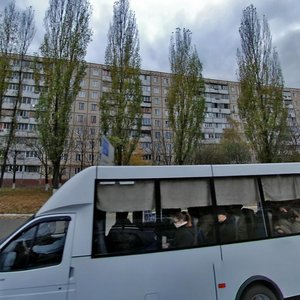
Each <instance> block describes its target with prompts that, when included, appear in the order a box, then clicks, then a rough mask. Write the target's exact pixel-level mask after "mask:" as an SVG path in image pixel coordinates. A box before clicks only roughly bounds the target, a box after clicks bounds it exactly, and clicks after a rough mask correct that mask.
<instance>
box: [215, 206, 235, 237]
mask: <svg viewBox="0 0 300 300" xmlns="http://www.w3.org/2000/svg"><path fill="white" fill-rule="evenodd" d="M218 223H219V232H220V239H221V242H222V243H227V242H233V241H235V240H236V222H235V219H234V217H233V216H230V215H229V214H228V213H227V212H226V211H225V210H221V211H219V212H218Z"/></svg>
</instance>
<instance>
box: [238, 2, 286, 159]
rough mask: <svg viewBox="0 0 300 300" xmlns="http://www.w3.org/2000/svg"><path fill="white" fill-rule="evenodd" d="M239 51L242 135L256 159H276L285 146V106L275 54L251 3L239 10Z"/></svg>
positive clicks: (266, 23) (280, 75) (268, 34)
mask: <svg viewBox="0 0 300 300" xmlns="http://www.w3.org/2000/svg"><path fill="white" fill-rule="evenodd" d="M239 32H240V36H241V50H238V52H237V61H238V66H239V70H238V71H239V80H240V86H241V94H240V97H239V100H238V106H239V114H240V117H241V120H242V121H243V124H244V129H245V135H246V137H247V139H248V140H249V142H250V144H251V146H252V149H253V151H254V153H255V155H256V159H257V160H258V161H259V162H277V161H280V160H281V153H282V151H283V150H284V148H285V147H286V145H287V136H288V135H289V134H288V130H287V109H286V108H285V106H284V102H283V87H284V83H283V82H284V81H283V76H282V72H281V67H280V63H279V59H278V54H277V51H276V50H275V48H273V47H272V37H271V33H270V30H269V26H268V21H267V19H266V17H265V16H264V17H263V19H262V22H261V21H260V19H259V18H258V16H257V12H256V9H255V7H254V6H253V5H250V6H248V7H247V8H246V9H245V10H244V11H243V16H242V21H241V26H240V29H239Z"/></svg>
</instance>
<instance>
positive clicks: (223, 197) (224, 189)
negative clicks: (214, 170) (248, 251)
mask: <svg viewBox="0 0 300 300" xmlns="http://www.w3.org/2000/svg"><path fill="white" fill-rule="evenodd" d="M214 183H215V192H216V201H217V205H218V206H217V219H218V230H219V236H220V241H221V243H232V242H237V241H243V240H244V241H245V240H253V239H259V238H263V237H266V236H267V229H266V226H265V222H264V214H263V213H262V209H261V207H262V206H261V199H260V195H259V189H258V182H257V178H255V177H229V178H216V179H215V180H214Z"/></svg>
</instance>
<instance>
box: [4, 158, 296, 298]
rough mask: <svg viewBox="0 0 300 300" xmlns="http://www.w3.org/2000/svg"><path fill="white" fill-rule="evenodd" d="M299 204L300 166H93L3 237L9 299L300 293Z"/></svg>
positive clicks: (278, 295) (281, 295)
mask: <svg viewBox="0 0 300 300" xmlns="http://www.w3.org/2000/svg"><path fill="white" fill-rule="evenodd" d="M298 211H300V163H287V164H253V165H213V166H211V165H202V166H159V167H129V166H126V167H116V166H112V167H109V166H105V167H90V168H88V169H86V170H84V171H82V172H81V173H79V174H78V175H76V176H74V177H73V178H72V179H70V180H69V181H68V182H67V183H65V184H64V185H63V186H62V187H61V188H60V189H59V190H58V191H57V192H56V193H55V194H54V195H53V196H52V197H51V198H50V199H49V200H48V202H46V204H45V205H44V206H43V207H42V208H41V209H40V210H39V211H38V212H37V213H36V214H35V216H34V217H33V218H32V219H30V220H29V221H28V222H27V223H26V224H24V225H22V226H21V227H20V228H19V229H17V230H16V231H15V232H14V233H13V234H11V235H10V236H9V237H7V238H6V239H5V240H4V241H3V242H2V244H1V245H0V299H22V300H27V299H28V300H29V299H30V300H36V299H42V300H50V299H51V300H62V299H64V300H66V299H68V300H72V299H77V300H96V299H97V300H117V299H118V300H121V299H122V300H126V299H128V300H174V299H188V300H199V299H203V300H210V299H217V300H250V299H251V300H258V299H268V300H279V299H290V300H291V299H300V279H299V278H300V277H299V274H300V263H299V257H300V254H299V253H300V235H299V233H300V232H299V231H300V230H299V229H298V222H300V217H299V216H300V214H299V216H298ZM188 214H189V215H190V216H191V219H192V224H186V222H184V224H185V225H184V230H185V231H186V232H187V231H188V232H189V234H192V237H193V242H192V243H191V242H189V243H185V244H184V243H174V240H175V239H176V238H178V232H179V231H177V230H178V228H183V227H178V228H177V227H176V226H174V224H173V221H176V216H178V215H185V216H186V215H188ZM174 216H175V217H174ZM220 216H223V217H222V218H221V217H220ZM224 216H225V217H224ZM299 224H300V223H299ZM188 225H189V227H188ZM184 239H185V238H184V237H183V235H181V240H180V241H183V240H184Z"/></svg>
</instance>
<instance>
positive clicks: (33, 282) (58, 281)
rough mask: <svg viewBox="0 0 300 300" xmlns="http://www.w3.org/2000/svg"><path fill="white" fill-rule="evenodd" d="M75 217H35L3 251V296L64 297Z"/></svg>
mask: <svg viewBox="0 0 300 300" xmlns="http://www.w3.org/2000/svg"><path fill="white" fill-rule="evenodd" d="M74 222H75V220H74V216H73V215H72V216H63V217H62V216H56V217H45V218H39V219H36V220H33V221H32V222H30V223H28V224H26V225H25V226H24V227H23V229H21V230H19V231H18V232H16V234H15V236H13V237H12V238H11V239H10V240H9V241H8V242H6V243H4V244H3V246H2V247H1V250H0V299H7V298H13V299H15V300H18V299H22V300H26V299H28V300H29V299H30V300H35V299H43V300H50V299H51V300H52V299H53V300H54V299H55V300H65V299H67V294H68V283H69V273H70V260H71V249H72V238H73V228H74Z"/></svg>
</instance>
